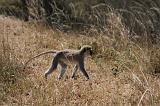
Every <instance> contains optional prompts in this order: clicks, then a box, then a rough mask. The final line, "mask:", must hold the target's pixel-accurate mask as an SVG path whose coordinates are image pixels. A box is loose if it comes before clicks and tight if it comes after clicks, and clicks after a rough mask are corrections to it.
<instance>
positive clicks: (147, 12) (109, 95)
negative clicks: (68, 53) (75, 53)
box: [0, 0, 160, 106]
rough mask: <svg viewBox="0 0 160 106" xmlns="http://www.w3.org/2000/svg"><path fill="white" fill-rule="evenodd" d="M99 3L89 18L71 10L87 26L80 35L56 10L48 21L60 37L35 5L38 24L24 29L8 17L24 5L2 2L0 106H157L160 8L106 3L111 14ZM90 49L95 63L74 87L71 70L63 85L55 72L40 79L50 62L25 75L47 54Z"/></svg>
mask: <svg viewBox="0 0 160 106" xmlns="http://www.w3.org/2000/svg"><path fill="white" fill-rule="evenodd" d="M37 1H41V0H37ZM102 1H103V0H102ZM122 1H123V2H122ZM87 2H88V1H86V3H87ZM100 2H101V0H95V2H93V3H90V4H89V5H87V6H91V7H92V8H91V10H88V8H87V7H85V6H86V3H85V2H84V1H83V0H82V1H79V2H77V1H76V2H73V4H72V8H74V9H71V14H70V15H71V17H72V18H73V19H74V18H75V17H76V18H77V20H78V19H80V20H82V21H81V22H84V23H82V24H84V26H83V27H84V28H85V30H83V31H77V30H76V29H77V28H79V27H80V26H78V27H77V26H75V25H73V24H76V25H77V23H76V22H75V23H74V22H71V19H70V18H66V17H68V14H65V12H63V11H59V9H56V10H55V14H56V16H55V14H54V13H53V14H52V15H51V20H50V21H51V23H54V21H55V22H57V23H56V25H58V28H59V29H57V27H56V28H55V26H54V25H55V24H53V26H52V28H50V27H49V26H47V25H46V24H45V23H43V21H41V20H40V19H39V18H38V16H40V18H42V19H43V18H45V17H43V14H41V12H42V11H40V10H41V9H40V7H36V6H39V5H38V4H36V2H34V3H33V6H31V7H29V8H30V9H29V10H30V11H29V12H32V13H30V14H32V15H33V16H32V17H34V15H35V16H36V18H35V19H38V21H39V22H38V21H35V20H32V21H29V22H24V21H23V20H19V19H17V18H15V17H6V16H4V15H12V14H13V16H16V15H14V14H18V15H19V14H20V13H21V12H22V7H21V3H20V0H0V14H3V15H1V16H0V105H2V106H12V105H13V106H53V105H55V106H83V105H86V106H159V105H160V46H159V44H160V42H159V41H160V36H159V31H160V29H159V28H160V27H159V17H160V15H159V14H160V12H159V11H160V10H159V8H160V5H159V0H154V1H153V0H144V1H143V2H142V1H140V0H131V1H128V2H126V0H121V1H117V2H114V1H112V2H109V1H108V2H106V4H111V5H113V7H114V9H111V7H110V6H108V5H104V3H100ZM97 3H100V4H98V5H97ZM126 3H128V4H126ZM92 4H93V5H92ZM124 4H125V5H124ZM34 5H36V6H34ZM1 7H2V8H1ZM32 7H34V8H32ZM82 7H84V8H82ZM121 7H123V9H121ZM37 8H38V9H39V10H36V9H37ZM67 9H68V7H66V10H67ZM2 10H5V11H2ZM11 10H13V11H11ZM104 10H105V12H104ZM106 10H107V12H106ZM37 11H39V12H37ZM34 12H35V13H34ZM39 13H40V14H39ZM42 13H43V12H42ZM37 14H38V15H37ZM52 16H55V17H52ZM74 16H75V17H74ZM64 17H65V18H66V20H65V18H64ZM88 17H90V18H88ZM33 19H34V18H33ZM83 19H84V20H85V21H83ZM63 22H64V23H63ZM85 24H89V25H90V27H89V28H88V27H86V26H85ZM74 27H76V28H75V30H76V31H75V30H73V29H74ZM65 28H66V29H67V28H69V30H68V29H67V30H63V29H65ZM72 28H73V29H72ZM79 29H81V28H79ZM62 30H63V31H62ZM64 31H65V32H64ZM136 32H137V33H136ZM85 44H88V45H91V46H93V49H94V54H93V56H90V57H88V58H87V59H86V61H85V66H86V70H87V72H88V73H89V75H90V80H89V81H85V80H84V76H83V75H82V74H81V73H80V72H78V73H77V79H76V80H73V79H71V78H70V77H71V73H72V66H69V67H68V68H67V72H66V74H65V75H64V77H63V79H62V80H60V81H58V80H56V78H57V76H58V74H59V71H58V70H56V71H55V72H53V74H52V75H51V76H49V79H48V80H47V81H46V80H45V79H44V77H43V75H44V72H45V70H46V69H47V67H48V65H49V62H50V61H51V58H52V56H51V55H45V56H42V57H39V58H37V59H35V60H33V61H31V62H30V63H29V64H28V66H27V67H26V69H25V70H24V69H23V67H24V64H25V62H26V61H27V60H28V59H30V58H31V57H32V56H34V55H36V54H38V53H40V52H42V51H47V50H51V49H57V50H61V49H66V48H70V49H78V48H79V47H80V46H82V45H85Z"/></svg>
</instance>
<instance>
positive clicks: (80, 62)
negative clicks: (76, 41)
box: [26, 45, 93, 80]
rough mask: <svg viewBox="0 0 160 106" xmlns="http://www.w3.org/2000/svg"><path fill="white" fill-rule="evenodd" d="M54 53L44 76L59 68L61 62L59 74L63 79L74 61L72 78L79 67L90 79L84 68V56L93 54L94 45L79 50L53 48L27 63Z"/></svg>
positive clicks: (59, 77)
mask: <svg viewBox="0 0 160 106" xmlns="http://www.w3.org/2000/svg"><path fill="white" fill-rule="evenodd" d="M48 53H53V58H52V61H51V63H50V66H49V68H48V69H47V70H46V72H45V74H44V77H45V78H46V79H47V77H48V75H49V74H51V73H52V72H53V71H54V70H56V69H57V65H58V64H59V65H60V66H61V72H60V74H59V76H58V79H61V78H62V76H63V75H64V73H65V71H66V68H67V64H68V63H72V64H74V68H73V73H72V78H75V74H76V72H77V70H78V68H79V70H80V71H81V72H82V73H83V75H84V76H85V77H86V80H88V79H89V75H88V74H87V72H86V70H85V68H84V58H85V56H86V55H88V54H89V55H92V53H93V50H92V47H91V46H89V45H84V46H82V47H81V49H79V50H72V49H65V50H61V51H57V50H51V51H47V52H43V53H40V54H38V55H36V56H34V57H33V58H31V59H30V60H28V61H27V62H26V65H27V64H28V63H29V62H30V61H31V60H32V59H34V58H37V57H39V56H41V55H44V54H48Z"/></svg>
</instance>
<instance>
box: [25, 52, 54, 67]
mask: <svg viewBox="0 0 160 106" xmlns="http://www.w3.org/2000/svg"><path fill="white" fill-rule="evenodd" d="M49 53H53V54H54V53H57V51H56V50H50V51H46V52H42V53H40V54H38V55H36V56H34V57H32V58H30V59H29V60H28V61H27V62H26V63H25V64H24V69H25V68H26V66H27V64H28V63H29V62H30V61H31V60H33V59H35V58H37V57H39V56H42V55H45V54H49Z"/></svg>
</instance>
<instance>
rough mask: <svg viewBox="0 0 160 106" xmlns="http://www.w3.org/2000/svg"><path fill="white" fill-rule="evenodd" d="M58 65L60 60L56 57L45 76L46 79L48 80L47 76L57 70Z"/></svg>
mask: <svg viewBox="0 0 160 106" xmlns="http://www.w3.org/2000/svg"><path fill="white" fill-rule="evenodd" d="M57 65H58V60H57V59H56V57H54V58H53V59H52V61H51V64H50V66H49V68H48V69H47V71H46V72H45V74H44V77H45V79H47V76H48V75H49V74H51V73H52V72H53V71H54V70H55V69H56V68H57Z"/></svg>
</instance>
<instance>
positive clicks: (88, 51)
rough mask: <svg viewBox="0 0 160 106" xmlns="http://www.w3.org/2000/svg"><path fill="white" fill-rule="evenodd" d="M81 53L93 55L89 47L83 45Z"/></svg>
mask: <svg viewBox="0 0 160 106" xmlns="http://www.w3.org/2000/svg"><path fill="white" fill-rule="evenodd" d="M81 51H82V52H83V53H84V54H85V55H88V54H89V55H92V54H93V49H92V47H91V46H89V45H84V46H82V47H81Z"/></svg>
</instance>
